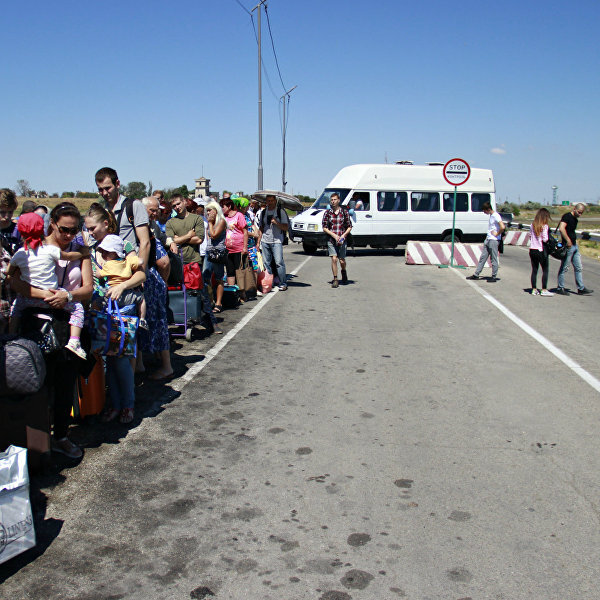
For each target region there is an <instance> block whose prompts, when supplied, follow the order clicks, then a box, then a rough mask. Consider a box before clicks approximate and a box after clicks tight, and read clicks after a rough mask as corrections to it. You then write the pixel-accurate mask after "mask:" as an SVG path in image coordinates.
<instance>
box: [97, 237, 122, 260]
mask: <svg viewBox="0 0 600 600" xmlns="http://www.w3.org/2000/svg"><path fill="white" fill-rule="evenodd" d="M98 248H101V249H102V250H106V251H107V252H115V253H116V254H117V256H118V257H119V258H123V257H124V256H125V244H124V243H123V240H122V239H121V238H120V237H119V236H118V235H114V234H112V233H111V234H109V235H107V236H106V237H105V238H104V239H103V240H102V241H101V242H100V244H98Z"/></svg>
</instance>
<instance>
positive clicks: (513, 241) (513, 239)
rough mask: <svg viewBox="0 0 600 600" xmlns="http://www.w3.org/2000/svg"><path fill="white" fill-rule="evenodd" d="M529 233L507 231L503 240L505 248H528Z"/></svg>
mask: <svg viewBox="0 0 600 600" xmlns="http://www.w3.org/2000/svg"><path fill="white" fill-rule="evenodd" d="M530 237H531V236H530V234H529V231H509V232H508V233H507V234H506V237H505V238H504V243H505V244H506V245H507V246H529V238H530Z"/></svg>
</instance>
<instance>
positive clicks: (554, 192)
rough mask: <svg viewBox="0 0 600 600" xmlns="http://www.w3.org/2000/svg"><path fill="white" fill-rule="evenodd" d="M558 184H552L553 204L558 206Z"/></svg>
mask: <svg viewBox="0 0 600 600" xmlns="http://www.w3.org/2000/svg"><path fill="white" fill-rule="evenodd" d="M557 192H558V186H557V185H553V186H552V205H553V206H556V205H557V204H558V193H557Z"/></svg>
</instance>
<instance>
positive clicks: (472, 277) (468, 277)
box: [467, 275, 481, 281]
mask: <svg viewBox="0 0 600 600" xmlns="http://www.w3.org/2000/svg"><path fill="white" fill-rule="evenodd" d="M467 279H473V280H475V281H478V280H479V279H481V277H479V275H468V276H467Z"/></svg>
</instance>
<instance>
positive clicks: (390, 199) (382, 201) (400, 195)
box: [377, 192, 408, 212]
mask: <svg viewBox="0 0 600 600" xmlns="http://www.w3.org/2000/svg"><path fill="white" fill-rule="evenodd" d="M377 210H379V211H384V212H404V211H407V210H408V194H407V193H406V192H377Z"/></svg>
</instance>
